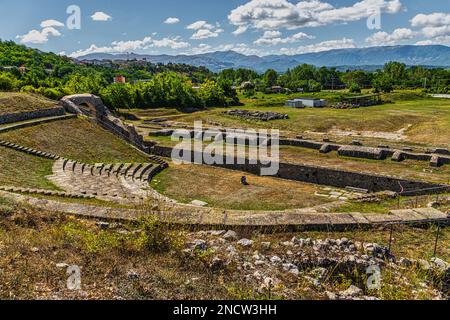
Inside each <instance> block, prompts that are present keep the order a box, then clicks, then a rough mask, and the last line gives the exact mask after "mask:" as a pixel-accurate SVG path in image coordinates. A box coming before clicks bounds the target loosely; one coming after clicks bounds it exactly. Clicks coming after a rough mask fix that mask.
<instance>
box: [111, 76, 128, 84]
mask: <svg viewBox="0 0 450 320" xmlns="http://www.w3.org/2000/svg"><path fill="white" fill-rule="evenodd" d="M114 83H123V84H125V83H127V80H126V79H125V77H124V76H115V77H114Z"/></svg>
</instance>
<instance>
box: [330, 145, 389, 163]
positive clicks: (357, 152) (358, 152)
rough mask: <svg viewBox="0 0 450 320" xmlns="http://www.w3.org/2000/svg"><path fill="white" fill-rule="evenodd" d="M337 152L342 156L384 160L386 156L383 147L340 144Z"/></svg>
mask: <svg viewBox="0 0 450 320" xmlns="http://www.w3.org/2000/svg"><path fill="white" fill-rule="evenodd" d="M338 154H339V155H340V156H342V157H352V158H364V159H373V160H384V159H386V156H387V153H386V152H385V151H384V150H383V149H380V148H369V147H359V146H342V147H340V148H339V150H338Z"/></svg>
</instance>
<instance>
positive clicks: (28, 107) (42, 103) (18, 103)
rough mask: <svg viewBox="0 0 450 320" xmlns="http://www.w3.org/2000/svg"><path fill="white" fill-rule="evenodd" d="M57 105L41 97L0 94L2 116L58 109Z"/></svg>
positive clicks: (11, 93)
mask: <svg viewBox="0 0 450 320" xmlns="http://www.w3.org/2000/svg"><path fill="white" fill-rule="evenodd" d="M57 104H58V102H56V101H53V100H50V99H47V98H45V97H43V96H40V95H35V94H28V93H19V92H0V115H2V114H9V113H19V112H27V111H34V110H39V109H49V108H52V107H56V106H57Z"/></svg>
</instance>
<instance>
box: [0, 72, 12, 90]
mask: <svg viewBox="0 0 450 320" xmlns="http://www.w3.org/2000/svg"><path fill="white" fill-rule="evenodd" d="M13 89H14V80H13V79H12V78H11V77H9V76H8V75H6V74H0V91H12V90H13Z"/></svg>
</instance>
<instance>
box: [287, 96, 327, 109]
mask: <svg viewBox="0 0 450 320" xmlns="http://www.w3.org/2000/svg"><path fill="white" fill-rule="evenodd" d="M327 104H328V102H327V100H325V99H317V98H299V99H293V100H288V101H287V103H286V106H288V107H294V108H304V107H311V108H323V107H326V106H327Z"/></svg>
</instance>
